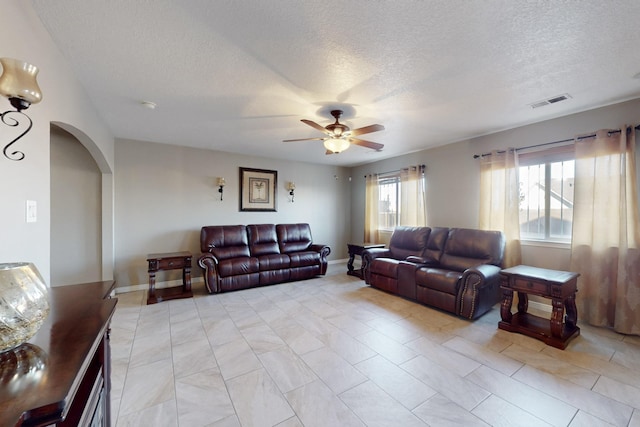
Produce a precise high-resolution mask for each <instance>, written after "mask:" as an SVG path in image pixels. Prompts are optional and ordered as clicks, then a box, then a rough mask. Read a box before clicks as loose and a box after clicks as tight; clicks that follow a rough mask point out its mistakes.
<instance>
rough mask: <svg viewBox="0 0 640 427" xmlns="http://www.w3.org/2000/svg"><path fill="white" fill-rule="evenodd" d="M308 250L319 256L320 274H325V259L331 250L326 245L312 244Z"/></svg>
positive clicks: (326, 263)
mask: <svg viewBox="0 0 640 427" xmlns="http://www.w3.org/2000/svg"><path fill="white" fill-rule="evenodd" d="M309 250H310V251H314V252H318V253H319V254H320V274H322V275H325V274H327V265H328V262H327V257H328V256H329V254H330V253H331V248H330V247H329V246H327V245H320V244H312V245H311V246H309Z"/></svg>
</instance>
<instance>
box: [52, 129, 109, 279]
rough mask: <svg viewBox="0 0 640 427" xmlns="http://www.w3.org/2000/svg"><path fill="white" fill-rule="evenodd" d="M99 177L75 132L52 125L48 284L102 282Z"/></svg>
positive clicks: (91, 159)
mask: <svg viewBox="0 0 640 427" xmlns="http://www.w3.org/2000/svg"><path fill="white" fill-rule="evenodd" d="M101 187H102V176H101V173H100V170H99V169H98V165H96V162H95V160H94V159H93V157H91V154H90V153H89V152H88V151H87V149H86V148H85V147H84V146H83V145H82V144H81V143H80V141H78V140H77V139H76V138H75V137H74V136H72V135H71V134H69V133H68V132H66V131H64V130H62V129H59V128H57V127H55V126H52V127H51V282H50V284H51V286H59V285H73V284H78V283H87V282H95V281H99V280H102V279H101V278H102V274H101V271H102V268H101V264H102V262H101V260H102V254H101V242H102V236H101V227H102V226H101V223H102V221H101V218H102V216H101V211H102V203H101V199H102V190H101Z"/></svg>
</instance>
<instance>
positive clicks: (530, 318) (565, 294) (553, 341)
mask: <svg viewBox="0 0 640 427" xmlns="http://www.w3.org/2000/svg"><path fill="white" fill-rule="evenodd" d="M500 275H501V278H500V280H501V283H500V287H501V288H502V306H501V308H500V316H501V318H502V321H501V322H500V323H499V324H498V327H499V328H500V329H504V330H505V331H509V332H519V333H522V334H525V335H527V336H530V337H532V338H537V339H539V340H542V341H544V342H545V343H546V344H548V345H551V346H553V347H556V348H560V349H563V350H564V349H565V348H566V347H567V344H568V342H569V340H570V339H572V338H574V337H576V336H578V335H580V328H579V327H578V325H577V323H578V310H577V309H576V292H577V291H578V288H577V282H578V276H580V275H579V274H578V273H571V272H568V271H557V270H547V269H545V268H537V267H529V266H526V265H519V266H517V267H512V268H507V269H505V270H502V271H501V272H500ZM514 291H516V292H518V312H517V313H515V314H513V313H511V305H512V303H513V292H514ZM528 294H531V295H538V296H541V297H545V298H550V299H551V303H552V311H551V320H546V319H543V318H541V317H538V316H535V315H533V314H530V313H527V309H528V305H529V300H528ZM565 309H566V312H567V316H566V318H565V319H564V323H563V319H562V318H563V316H564V311H565Z"/></svg>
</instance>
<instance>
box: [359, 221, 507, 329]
mask: <svg viewBox="0 0 640 427" xmlns="http://www.w3.org/2000/svg"><path fill="white" fill-rule="evenodd" d="M504 247H505V240H504V235H503V234H502V232H500V231H487V230H473V229H465V228H442V227H434V228H429V227H397V228H396V229H395V230H394V232H393V235H392V236H391V240H390V242H389V248H374V249H368V250H366V251H364V253H363V255H362V259H363V269H364V278H365V281H366V283H367V284H369V285H370V286H372V287H374V288H378V289H381V290H384V291H387V292H390V293H393V294H396V295H399V296H402V297H404V298H407V299H410V300H413V301H417V302H419V303H422V304H425V305H428V306H432V307H435V308H438V309H441V310H445V311H448V312H450V313H453V314H456V315H458V316H460V317H464V318H467V319H476V318H478V317H480V316H481V315H483V314H484V313H486V312H487V311H489V310H490V309H491V307H492V306H493V305H494V304H496V303H497V302H498V301H500V293H499V284H500V269H501V265H502V261H503V257H504Z"/></svg>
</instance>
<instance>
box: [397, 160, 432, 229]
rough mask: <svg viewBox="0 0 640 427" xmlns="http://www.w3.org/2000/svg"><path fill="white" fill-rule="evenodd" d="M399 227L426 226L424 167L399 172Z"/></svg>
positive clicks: (413, 167) (412, 167)
mask: <svg viewBox="0 0 640 427" xmlns="http://www.w3.org/2000/svg"><path fill="white" fill-rule="evenodd" d="M400 225H407V226H412V227H424V226H426V225H427V201H426V188H425V177H424V165H419V166H411V167H409V168H407V169H403V170H401V171H400Z"/></svg>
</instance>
